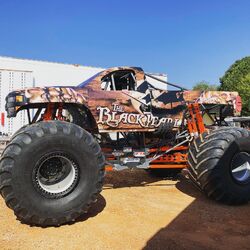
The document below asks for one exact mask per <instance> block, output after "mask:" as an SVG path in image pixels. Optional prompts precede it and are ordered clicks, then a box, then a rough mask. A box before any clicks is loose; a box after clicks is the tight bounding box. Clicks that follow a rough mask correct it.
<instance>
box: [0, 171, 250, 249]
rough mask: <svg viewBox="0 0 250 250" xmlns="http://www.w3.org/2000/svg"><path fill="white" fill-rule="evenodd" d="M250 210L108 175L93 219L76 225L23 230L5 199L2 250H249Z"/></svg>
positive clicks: (190, 190) (144, 176)
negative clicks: (6, 204)
mask: <svg viewBox="0 0 250 250" xmlns="http://www.w3.org/2000/svg"><path fill="white" fill-rule="evenodd" d="M249 224H250V204H249V205H244V206H240V207H230V206H224V205H221V204H217V203H215V202H213V201H210V200H208V199H206V198H205V197H203V195H202V194H200V192H199V191H198V190H196V189H195V188H194V187H193V186H192V185H191V184H190V183H189V182H188V181H187V180H181V181H179V180H169V179H164V180H163V179H160V178H153V177H150V176H149V175H148V173H146V172H145V171H138V170H136V171H124V172H114V173H109V174H108V175H107V176H106V183H105V186H104V190H103V192H102V193H101V195H100V196H99V199H98V201H97V203H95V204H94V205H93V206H92V208H91V209H90V211H89V213H88V214H86V215H84V216H83V217H82V218H80V219H79V220H78V221H77V222H75V223H74V224H72V225H65V226H61V227H59V228H54V227H51V228H39V227H30V226H28V225H25V224H21V223H20V222H19V221H17V220H16V218H15V217H14V215H13V213H12V211H11V210H10V209H8V208H7V207H6V206H5V204H4V202H3V199H1V198H0V248H1V249H215V248H216V249H250V226H249Z"/></svg>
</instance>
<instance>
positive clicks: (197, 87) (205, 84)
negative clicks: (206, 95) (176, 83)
mask: <svg viewBox="0 0 250 250" xmlns="http://www.w3.org/2000/svg"><path fill="white" fill-rule="evenodd" d="M193 90H202V91H203V90H218V86H217V85H215V84H210V83H209V82H206V81H201V82H197V83H196V84H195V85H194V86H193Z"/></svg>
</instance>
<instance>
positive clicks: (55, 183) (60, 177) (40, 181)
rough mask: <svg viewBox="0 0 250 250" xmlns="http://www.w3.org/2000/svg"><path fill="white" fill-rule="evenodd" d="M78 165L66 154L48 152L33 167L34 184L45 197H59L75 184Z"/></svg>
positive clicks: (69, 190)
mask: <svg viewBox="0 0 250 250" xmlns="http://www.w3.org/2000/svg"><path fill="white" fill-rule="evenodd" d="M78 169H79V168H78V165H77V164H76V162H75V161H73V160H72V159H71V158H70V157H69V156H68V155H66V154H63V153H50V154H49V155H46V156H44V157H42V158H41V159H40V160H39V161H38V162H37V164H36V167H35V176H34V177H35V182H34V184H35V186H36V188H37V189H38V191H39V192H40V193H42V194H43V195H45V196H46V197H47V198H60V197H63V196H65V195H67V194H68V193H70V192H71V191H72V190H73V189H74V188H75V187H76V185H77V182H78V177H79V175H78V174H79V170H78Z"/></svg>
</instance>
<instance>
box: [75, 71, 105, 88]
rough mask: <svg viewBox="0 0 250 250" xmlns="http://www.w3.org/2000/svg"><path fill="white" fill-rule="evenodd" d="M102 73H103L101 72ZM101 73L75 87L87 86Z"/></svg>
mask: <svg viewBox="0 0 250 250" xmlns="http://www.w3.org/2000/svg"><path fill="white" fill-rule="evenodd" d="M101 72H103V71H101ZM101 72H98V73H97V74H95V75H93V76H91V77H90V78H89V79H87V80H85V81H84V82H82V83H80V84H79V85H78V86H77V87H80V88H83V87H85V86H87V85H88V84H89V83H90V82H91V81H92V80H93V79H94V78H96V77H97V76H98V75H99V74H100V73H101Z"/></svg>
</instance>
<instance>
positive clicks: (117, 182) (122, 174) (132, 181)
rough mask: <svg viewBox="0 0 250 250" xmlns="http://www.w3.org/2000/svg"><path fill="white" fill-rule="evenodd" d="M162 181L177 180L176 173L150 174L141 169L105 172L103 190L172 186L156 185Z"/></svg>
mask: <svg viewBox="0 0 250 250" xmlns="http://www.w3.org/2000/svg"><path fill="white" fill-rule="evenodd" d="M162 179H165V180H166V179H168V180H178V179H179V176H178V175H177V172H176V171H168V172H154V174H153V173H150V172H148V171H145V170H141V169H132V170H123V171H113V172H107V173H106V176H105V182H104V187H103V189H104V190H105V189H112V188H124V187H143V186H149V185H150V186H174V185H175V183H173V184H161V183H157V182H158V181H160V180H162Z"/></svg>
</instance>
